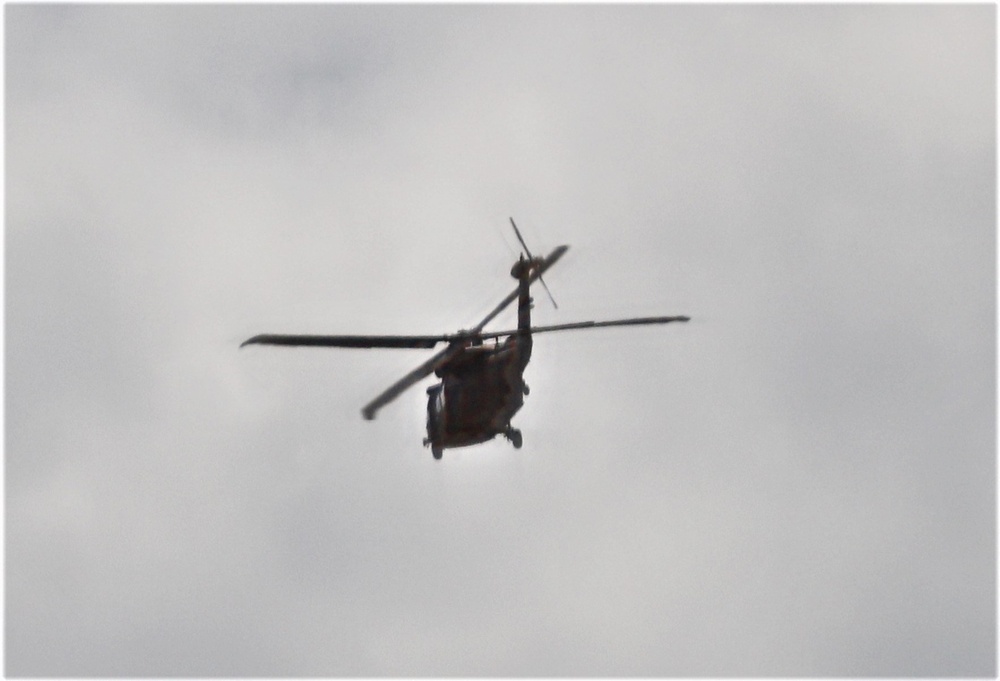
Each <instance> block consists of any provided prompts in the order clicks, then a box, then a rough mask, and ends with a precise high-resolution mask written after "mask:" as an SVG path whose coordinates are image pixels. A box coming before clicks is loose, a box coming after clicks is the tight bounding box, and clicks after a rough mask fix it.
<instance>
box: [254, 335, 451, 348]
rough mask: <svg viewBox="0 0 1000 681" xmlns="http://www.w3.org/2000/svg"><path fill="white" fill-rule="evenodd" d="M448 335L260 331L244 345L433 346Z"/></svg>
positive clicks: (326, 346) (334, 346)
mask: <svg viewBox="0 0 1000 681" xmlns="http://www.w3.org/2000/svg"><path fill="white" fill-rule="evenodd" d="M447 340H449V337H448V336H310V335H295V334H276V333H262V334H260V335H259V336H254V337H253V338H248V339H247V340H245V341H243V342H242V343H241V344H240V347H241V348H242V347H243V346H244V345H298V346H311V347H324V348H433V347H434V346H435V345H437V344H438V343H442V342H444V341H447Z"/></svg>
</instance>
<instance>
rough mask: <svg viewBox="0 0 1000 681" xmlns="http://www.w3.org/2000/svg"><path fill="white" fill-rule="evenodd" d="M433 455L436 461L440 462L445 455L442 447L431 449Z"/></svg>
mask: <svg viewBox="0 0 1000 681" xmlns="http://www.w3.org/2000/svg"><path fill="white" fill-rule="evenodd" d="M431 454H433V455H434V458H435V459H438V460H440V459H441V456H442V455H443V454H444V450H443V449H441V448H440V447H431Z"/></svg>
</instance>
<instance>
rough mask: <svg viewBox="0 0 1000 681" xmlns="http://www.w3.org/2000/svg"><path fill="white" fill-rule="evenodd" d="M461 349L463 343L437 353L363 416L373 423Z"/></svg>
mask: <svg viewBox="0 0 1000 681" xmlns="http://www.w3.org/2000/svg"><path fill="white" fill-rule="evenodd" d="M461 349H462V343H454V344H452V345H449V346H448V347H446V348H445V349H444V350H441V351H440V352H437V353H435V355H434V356H433V357H431V358H430V359H429V360H427V361H426V362H424V363H423V364H421V365H420V366H418V367H417V368H416V369H414V370H413V371H411V372H410V373H408V374H406V375H405V376H403V377H402V378H401V379H399V380H398V381H396V382H395V383H393V384H392V385H391V386H389V387H388V388H386V389H385V390H384V391H383V392H382V393H381V394H380V395H379V396H378V397H376V398H375V399H374V400H372V401H371V402H369V403H368V404H366V405H365V406H364V407H362V409H361V415H362V416H364V417H365V419H366V420H368V421H371V420H372V419H374V418H375V414H376V413H378V410H379V409H381V408H382V407H384V406H385V405H387V404H389V403H390V402H392V401H393V400H394V399H396V398H397V397H399V395H400V394H401V393H402V392H403V391H404V390H406V389H407V388H409V387H411V386H413V385H416V384H417V383H419V382H420V381H422V380H423V379H424V378H425V377H427V376H429V375H431V374H432V373H434V371H436V370H437V368H438V367H440V366H442V365H444V364H447V363H448V362H449V361H450V360H451V358H452V357H454V356H455V355H456V354H458V353H459V352H460V351H461Z"/></svg>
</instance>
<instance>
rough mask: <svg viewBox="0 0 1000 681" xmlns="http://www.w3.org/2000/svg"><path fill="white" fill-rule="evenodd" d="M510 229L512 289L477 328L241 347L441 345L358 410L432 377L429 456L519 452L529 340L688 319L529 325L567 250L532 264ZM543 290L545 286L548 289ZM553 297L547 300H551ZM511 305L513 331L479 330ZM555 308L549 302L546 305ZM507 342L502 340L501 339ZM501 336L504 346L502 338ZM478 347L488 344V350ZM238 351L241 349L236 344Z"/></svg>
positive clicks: (268, 337) (371, 412) (366, 411)
mask: <svg viewBox="0 0 1000 681" xmlns="http://www.w3.org/2000/svg"><path fill="white" fill-rule="evenodd" d="M511 225H512V226H513V227H514V231H515V233H516V234H517V238H518V240H519V241H520V242H521V245H522V246H524V250H525V252H527V255H528V257H527V258H525V257H524V256H523V255H522V256H521V257H520V259H518V261H517V262H516V263H514V267H513V268H512V269H511V276H512V277H514V278H515V279H517V282H518V285H517V289H516V290H515V291H513V292H512V293H511V294H510V295H508V296H507V297H506V298H505V299H504V300H503V301H501V302H500V304H499V305H497V307H496V308H494V309H493V311H492V312H490V314H489V315H487V316H486V318H485V319H483V321H482V322H480V323H479V324H478V325H477V326H476V327H474V328H473V329H471V330H468V331H460V332H459V333H456V334H446V335H439V336H305V335H283V334H262V335H258V336H254V337H253V338H250V339H248V340H246V341H244V342H243V344H242V345H249V344H267V345H291V346H319V347H341V348H432V347H434V346H435V345H437V344H438V343H447V344H448V345H447V347H445V348H444V349H443V350H441V351H440V352H438V353H437V354H435V355H434V356H433V357H431V358H430V359H428V360H427V361H426V362H424V363H423V364H421V365H420V366H419V367H417V368H416V369H414V370H413V371H411V372H410V373H409V374H407V375H406V376H404V377H403V378H401V379H400V380H399V381H397V382H396V383H394V384H393V385H392V386H390V387H389V388H388V389H387V390H385V391H384V392H383V393H382V394H381V395H379V396H378V397H376V398H375V399H374V400H372V401H371V402H370V403H368V404H367V405H365V407H364V408H363V409H362V410H361V413H362V415H363V416H364V417H365V418H366V419H369V420H371V419H373V418H375V414H376V413H377V412H378V410H379V409H381V408H382V407H383V406H385V405H386V404H388V403H389V402H391V401H392V400H394V399H395V398H396V397H397V396H398V395H399V394H400V393H402V392H403V391H404V390H406V389H407V388H409V387H411V386H412V385H414V384H416V383H418V382H419V381H421V380H423V379H424V378H425V377H427V376H429V375H430V374H432V373H433V374H435V375H436V376H437V377H438V378H440V379H441V381H440V382H439V383H437V384H435V385H432V386H431V387H429V388H428V389H427V437H426V438H425V439H424V446H428V445H429V446H430V448H431V451H432V452H433V454H434V458H436V459H440V458H441V455H442V453H443V451H444V450H445V449H449V448H454V447H467V446H469V445H475V444H479V443H482V442H486V441H488V440H492V439H493V438H495V437H496V436H497V435H502V436H504V437H505V438H507V439H508V440H510V441H511V443H512V444H513V445H514V447H515V448H516V449H519V448H520V447H521V443H522V439H521V432H520V431H519V430H517V429H516V428H514V427H512V426H511V419H512V418H513V416H514V414H516V413H517V412H518V410H519V409H520V408H521V407H522V406H523V405H524V397H525V396H526V395H527V394H528V386H527V385H525V383H524V378H523V375H524V368H525V367H526V366H527V365H528V362H529V360H530V359H531V346H532V336H533V335H534V334H536V333H542V332H549V331H565V330H569V329H584V328H595V327H602V326H629V325H640V324H665V323H667V322H686V321H688V319H689V318H688V317H684V316H675V317H643V318H638V319H622V320H616V321H609V322H576V323H572V324H559V325H555V326H542V327H532V326H531V307H532V300H531V296H530V295H529V290H530V287H531V284H532V283H533V282H534V281H536V280H540V281H541V282H542V285H543V286H545V280H544V279H542V274H543V273H544V272H545V271H546V270H547V269H548V268H549V267H551V266H552V265H554V264H555V263H556V261H558V260H559V258H561V257H562V256H563V254H564V253H565V252H566V251H567V250H568V248H569V247H568V246H559V247H558V248H556V249H555V250H553V251H552V253H551V254H550V255H549V256H548V257H546V258H534V257H532V256H531V253H530V251H528V248H527V245H525V243H524V239H522V238H521V234H520V232H518V230H517V225H514V221H513V220H511ZM547 290H548V287H547V286H546V291H547ZM549 297H550V298H551V294H549ZM515 299H516V300H517V301H518V304H517V329H514V330H511V331H502V332H487V333H484V332H483V328H484V327H485V326H486V325H487V324H488V323H489V322H490V321H491V320H492V319H493V318H494V317H496V316H497V315H498V314H500V312H502V311H503V310H504V309H506V308H507V306H508V305H510V304H511V303H512V302H514V300H515ZM552 302H553V304H555V301H554V300H553V301H552ZM504 337H505V338H504ZM501 338H504V340H503V341H501V340H500V339H501ZM484 341H491V342H489V343H488V344H487V343H484ZM241 347H242V346H241Z"/></svg>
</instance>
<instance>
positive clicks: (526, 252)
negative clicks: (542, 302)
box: [510, 218, 559, 310]
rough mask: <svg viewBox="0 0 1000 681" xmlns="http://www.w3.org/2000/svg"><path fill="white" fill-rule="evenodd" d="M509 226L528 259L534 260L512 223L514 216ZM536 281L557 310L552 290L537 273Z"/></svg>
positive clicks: (519, 232)
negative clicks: (540, 283)
mask: <svg viewBox="0 0 1000 681" xmlns="http://www.w3.org/2000/svg"><path fill="white" fill-rule="evenodd" d="M510 226H511V227H513V228H514V234H516V235H517V240H518V241H520V242H521V247H522V248H524V253H525V254H526V255H527V256H528V260H534V257H533V256H532V255H531V251H530V250H529V249H528V244H526V243H524V237H522V236H521V230H519V229H518V228H517V225H516V224H515V223H514V218H510ZM538 281H540V282H542V288H544V289H545V293H546V294H547V295H548V296H549V300H551V301H552V307H554V308H555V309H557V310H558V309H559V305H558V304H556V299H555V298H553V297H552V291H550V290H549V285H548V284H546V283H545V280H544V279H542V277H541V275H539V277H538Z"/></svg>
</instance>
